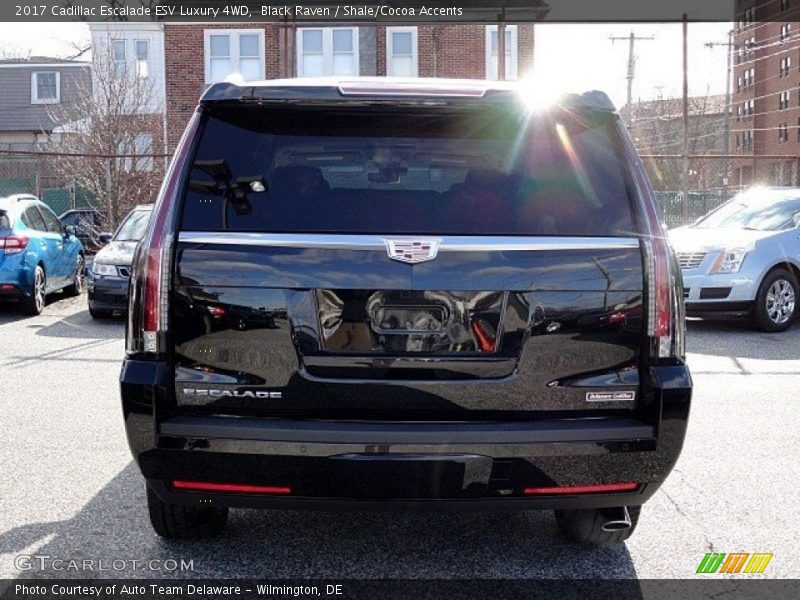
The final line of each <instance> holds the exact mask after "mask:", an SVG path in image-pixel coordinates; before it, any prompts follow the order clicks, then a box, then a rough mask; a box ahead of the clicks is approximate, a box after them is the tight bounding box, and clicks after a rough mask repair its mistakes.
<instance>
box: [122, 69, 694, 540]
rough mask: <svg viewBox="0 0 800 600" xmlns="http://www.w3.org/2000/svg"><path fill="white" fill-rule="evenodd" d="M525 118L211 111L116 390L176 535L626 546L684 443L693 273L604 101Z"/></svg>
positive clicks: (513, 101)
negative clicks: (308, 514)
mask: <svg viewBox="0 0 800 600" xmlns="http://www.w3.org/2000/svg"><path fill="white" fill-rule="evenodd" d="M525 97H526V95H525V94H524V93H520V92H519V91H518V90H517V89H515V88H514V87H513V86H511V85H507V84H493V83H488V82H474V81H472V82H467V81H444V80H435V81H434V80H416V81H408V82H398V81H392V80H389V81H387V80H380V79H363V80H356V81H350V82H340V81H333V80H331V81H315V82H313V83H310V82H308V81H303V80H297V81H294V80H292V81H272V82H268V83H259V84H248V85H247V86H246V87H237V86H236V85H233V84H229V83H223V84H217V85H214V86H212V87H211V88H209V89H208V90H207V91H206V92H205V94H204V96H203V98H202V99H201V102H200V106H199V107H198V109H197V111H196V112H195V114H194V116H193V117H192V119H191V122H190V124H189V125H188V128H187V130H186V132H185V134H184V137H183V140H182V142H181V143H180V144H179V147H178V148H177V150H176V153H175V157H174V159H173V162H172V165H171V167H170V169H169V171H168V173H167V176H166V181H165V182H164V186H163V188H162V192H161V194H160V197H159V200H158V202H157V204H156V208H155V209H154V213H153V218H152V222H151V228H150V230H149V232H148V234H147V236H146V237H145V239H144V240H143V241H142V242H141V244H140V245H139V247H138V248H137V252H136V258H135V261H134V266H133V273H132V279H131V297H130V310H129V321H128V329H127V332H128V335H127V351H126V358H125V361H124V364H123V367H122V373H121V392H122V403H123V409H124V416H125V425H126V429H127V433H128V441H129V443H130V447H131V450H132V452H133V455H134V457H135V459H136V461H137V462H138V465H139V468H140V469H141V471H142V473H143V474H144V477H145V478H146V480H147V499H148V505H149V513H150V518H151V522H152V525H153V527H154V528H155V530H156V532H157V533H158V534H160V535H162V536H165V537H170V538H180V537H184V538H198V537H206V536H210V535H214V534H217V533H219V532H220V531H221V530H222V528H223V527H224V525H225V522H226V519H227V514H228V507H232V506H238V507H261V508H275V507H281V508H289V509H291V508H301V507H312V506H320V505H323V506H337V507H338V506H350V507H353V506H354V507H357V508H370V507H381V508H386V507H392V508H419V507H426V508H429V507H437V508H438V507H454V508H457V509H472V508H480V509H484V508H514V509H555V511H556V517H557V521H558V524H559V526H560V528H561V530H562V531H563V532H564V533H565V534H566V536H567V537H569V538H570V539H572V540H577V541H580V542H586V543H592V544H600V545H603V544H613V543H618V542H621V541H622V540H624V539H626V538H627V537H628V536H629V535H630V534H631V532H632V531H633V528H634V527H635V526H636V523H637V520H638V517H639V512H640V507H641V505H642V504H643V503H644V502H645V501H647V500H648V499H649V498H650V497H652V496H653V494H654V493H655V492H656V490H657V489H658V488H659V486H660V485H661V484H662V483H663V481H664V479H665V478H666V477H667V475H668V474H669V472H670V470H671V469H672V466H673V465H674V464H675V461H676V460H677V458H678V454H679V452H680V450H681V446H682V444H683V439H684V434H685V431H686V424H687V419H688V414H689V404H690V397H691V389H692V384H691V378H690V375H689V371H688V369H687V366H686V364H685V362H684V344H683V334H684V332H683V321H684V316H683V304H682V302H683V292H682V289H681V283H680V273H679V270H678V265H677V262H676V260H675V258H674V254H673V253H672V250H671V249H670V246H669V244H668V242H667V240H666V237H665V234H664V232H663V231H662V228H661V225H660V224H659V219H658V215H657V212H656V210H655V204H654V199H653V195H652V191H651V189H650V185H649V183H648V181H647V179H646V176H645V173H644V170H643V168H642V164H641V162H640V161H639V159H638V158H637V156H636V153H635V151H634V150H633V146H632V145H631V143H630V139H629V138H628V135H627V133H626V132H625V129H624V127H623V126H622V125H621V123H620V119H619V116H618V115H617V113H616V112H615V110H614V108H613V106H612V105H611V103H610V101H609V100H608V98H607V96H606V95H605V94H602V93H599V92H589V93H586V94H583V95H571V96H565V97H564V98H563V99H562V101H561V102H559V103H557V104H555V105H554V106H552V107H550V108H547V109H538V110H534V109H533V108H530V107H529V106H528V105H527V104H526V102H525ZM220 308H221V309H223V310H224V313H223V312H220V311H219V309H220ZM217 314H218V315H219V319H215V317H216V316H217ZM230 314H235V315H236V317H235V318H233V319H230V318H227V316H228V315H230ZM208 317H210V318H208ZM242 323H243V324H244V326H242Z"/></svg>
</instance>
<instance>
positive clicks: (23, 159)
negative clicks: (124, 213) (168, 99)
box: [0, 148, 163, 226]
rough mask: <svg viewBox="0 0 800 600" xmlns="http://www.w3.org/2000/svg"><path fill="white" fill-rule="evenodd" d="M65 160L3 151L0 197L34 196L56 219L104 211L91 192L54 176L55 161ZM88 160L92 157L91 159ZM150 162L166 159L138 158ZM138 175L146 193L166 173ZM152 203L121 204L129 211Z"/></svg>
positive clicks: (124, 160) (122, 160) (125, 158)
mask: <svg viewBox="0 0 800 600" xmlns="http://www.w3.org/2000/svg"><path fill="white" fill-rule="evenodd" d="M64 156H66V155H60V154H59V153H58V152H45V151H30V150H25V151H15V150H11V149H3V148H0V196H8V195H11V194H33V195H35V196H37V197H38V198H40V199H41V200H42V201H43V202H44V203H45V204H47V205H48V206H50V208H52V209H53V212H55V213H56V214H57V215H61V214H63V213H65V212H66V211H68V210H73V209H91V210H97V211H101V212H102V211H104V207H103V206H101V202H99V201H98V199H97V198H96V197H95V196H94V195H93V194H92V193H91V192H90V191H88V190H86V189H84V188H82V187H80V186H79V185H77V184H76V183H75V181H74V180H71V179H70V178H69V177H64V176H63V175H58V174H56V173H55V171H56V169H54V163H55V161H58V160H60V157H61V159H63V157H64ZM78 156H79V157H80V156H81V155H78ZM85 156H86V157H91V155H85ZM70 158H75V155H70ZM109 158H110V159H111V160H114V161H116V162H117V163H119V164H132V163H131V158H130V156H129V155H124V154H120V155H118V156H111V157H109ZM147 159H153V161H155V160H156V159H158V160H161V161H163V155H138V156H137V157H136V160H137V161H142V160H147ZM155 164H159V163H158V162H156V163H155ZM62 170H63V169H62ZM135 175H136V177H137V178H139V179H140V180H144V184H142V185H141V187H142V188H143V189H151V190H157V189H158V187H159V185H160V183H161V177H162V176H163V171H162V170H160V169H152V170H150V171H142V172H136V173H135ZM153 200H154V198H131V199H129V201H127V202H126V201H123V202H122V203H121V204H122V206H124V207H125V208H126V209H128V208H132V207H133V206H134V205H135V204H138V203H141V202H152V201H153ZM128 205H130V206H128ZM111 225H112V226H114V225H116V224H111Z"/></svg>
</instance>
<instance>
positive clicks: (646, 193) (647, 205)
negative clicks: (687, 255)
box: [622, 130, 684, 358]
mask: <svg viewBox="0 0 800 600" xmlns="http://www.w3.org/2000/svg"><path fill="white" fill-rule="evenodd" d="M622 136H623V138H624V140H625V146H626V149H627V152H628V156H629V158H630V161H631V167H632V172H633V176H634V179H635V181H636V187H637V189H638V191H639V194H638V195H639V198H640V206H641V208H642V212H643V213H644V214H643V220H644V226H645V228H646V234H647V235H646V239H644V240H643V242H642V246H643V251H644V264H645V271H646V278H647V335H648V337H649V338H650V340H651V352H650V353H651V356H652V357H653V358H683V355H684V340H683V328H684V322H683V319H684V313H683V291H682V290H681V289H679V288H680V287H681V281H680V279H678V278H680V270H679V269H678V268H677V261H676V260H675V256H674V252H673V251H672V247H671V246H670V244H669V239H668V238H667V234H666V231H665V230H664V227H663V226H662V224H661V219H660V218H659V216H658V212H657V210H656V200H655V197H654V196H653V191H652V188H651V187H650V182H649V181H648V180H647V175H646V173H645V170H644V166H643V165H642V163H641V161H640V160H639V158H638V155H637V154H636V150H635V149H634V147H633V143H632V142H631V140H630V137H629V136H628V134H627V133H626V132H624V130H623V132H622Z"/></svg>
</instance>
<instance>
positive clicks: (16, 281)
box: [0, 252, 33, 299]
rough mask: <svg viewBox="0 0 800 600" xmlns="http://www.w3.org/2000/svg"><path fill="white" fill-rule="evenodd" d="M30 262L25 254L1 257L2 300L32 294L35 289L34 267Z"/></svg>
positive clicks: (0, 281)
mask: <svg viewBox="0 0 800 600" xmlns="http://www.w3.org/2000/svg"><path fill="white" fill-rule="evenodd" d="M29 262H30V261H29V260H28V259H27V253H25V252H20V253H17V254H3V255H1V256H0V299H3V298H19V297H21V296H28V295H29V294H30V289H31V288H32V287H33V286H32V282H33V267H32V266H31V265H29V264H28V263H29ZM7 286H12V287H7Z"/></svg>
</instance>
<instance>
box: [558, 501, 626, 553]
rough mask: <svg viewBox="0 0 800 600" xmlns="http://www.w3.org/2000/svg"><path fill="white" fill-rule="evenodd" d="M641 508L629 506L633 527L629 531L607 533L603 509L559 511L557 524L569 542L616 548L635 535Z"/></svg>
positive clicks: (619, 530)
mask: <svg viewBox="0 0 800 600" xmlns="http://www.w3.org/2000/svg"><path fill="white" fill-rule="evenodd" d="M641 510H642V507H641V506H629V507H628V514H629V515H630V518H631V526H630V527H628V528H627V529H617V530H615V531H605V530H604V529H603V524H604V523H605V522H606V521H607V520H608V517H607V516H606V514H604V512H603V509H601V508H596V509H591V508H589V509H576V510H557V511H555V513H556V523H558V528H559V529H560V530H561V533H562V534H563V535H564V537H566V538H567V539H568V540H570V541H572V542H578V543H579V544H587V545H591V546H614V545H616V544H621V543H622V542H624V541H625V540H627V539H628V538H629V537H631V535H633V532H634V530H635V529H636V524H637V523H638V522H639V513H640V512H641Z"/></svg>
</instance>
